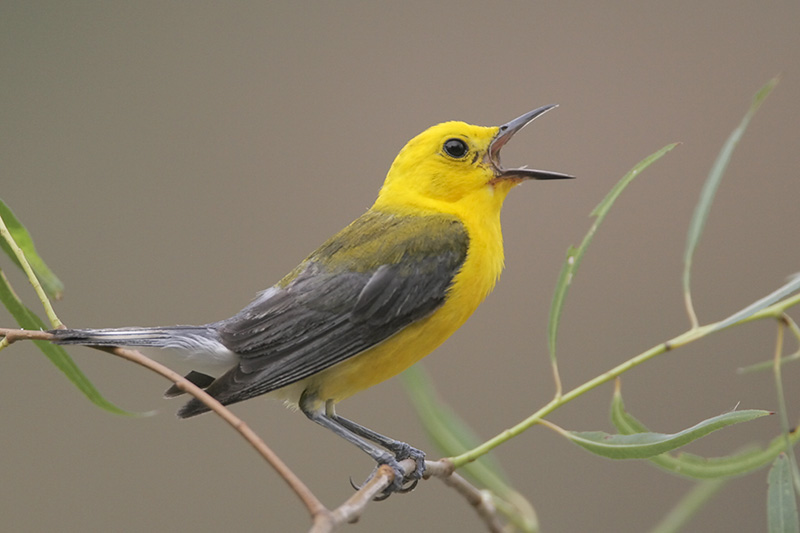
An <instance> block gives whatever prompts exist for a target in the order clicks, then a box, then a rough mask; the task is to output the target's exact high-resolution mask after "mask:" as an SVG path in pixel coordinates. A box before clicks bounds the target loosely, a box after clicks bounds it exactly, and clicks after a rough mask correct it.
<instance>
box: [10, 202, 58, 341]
mask: <svg viewBox="0 0 800 533" xmlns="http://www.w3.org/2000/svg"><path fill="white" fill-rule="evenodd" d="M0 237H3V239H4V240H5V241H6V243H7V244H8V246H9V247H10V248H11V251H13V252H14V256H15V257H16V258H17V261H19V264H20V266H21V267H22V270H23V271H24V272H25V275H26V276H27V277H28V283H30V284H31V286H32V287H33V290H34V291H36V296H38V297H39V301H40V302H41V304H42V307H44V312H45V314H46V315H47V318H48V319H49V320H50V325H51V326H53V327H54V328H61V327H64V324H62V323H61V320H60V319H59V318H58V315H56V312H55V310H54V309H53V305H52V304H51V303H50V299H49V298H47V294H45V292H44V289H43V288H42V284H41V283H39V278H37V277H36V274H35V273H34V272H33V268H31V265H30V263H28V258H27V257H25V252H23V251H22V248H20V247H19V245H18V244H17V241H15V240H14V237H12V235H11V232H10V231H9V230H8V227H6V223H5V222H4V221H3V218H2V217H0Z"/></svg>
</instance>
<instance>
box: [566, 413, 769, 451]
mask: <svg viewBox="0 0 800 533" xmlns="http://www.w3.org/2000/svg"><path fill="white" fill-rule="evenodd" d="M768 414H770V413H769V411H761V410H757V409H750V410H745V411H732V412H730V413H725V414H722V415H719V416H715V417H713V418H709V419H708V420H704V421H702V422H700V423H699V424H696V425H694V426H692V427H690V428H688V429H685V430H683V431H680V432H678V433H672V434H666V433H650V432H647V433H634V434H631V435H609V434H608V433H605V432H603V431H569V432H566V433H565V436H566V437H567V438H569V439H570V440H571V441H572V442H574V443H575V444H577V445H579V446H582V447H583V448H586V449H587V450H589V451H590V452H592V453H595V454H597V455H602V456H603V457H608V458H609V459H646V458H649V457H654V456H656V455H660V454H662V453H665V452H668V451H671V450H674V449H676V448H680V447H681V446H684V445H686V444H688V443H690V442H692V441H695V440H697V439H699V438H701V437H704V436H706V435H708V434H709V433H712V432H714V431H717V430H718V429H722V428H724V427H726V426H730V425H733V424H738V423H740V422H747V421H749V420H753V419H755V418H759V417H762V416H765V415H768Z"/></svg>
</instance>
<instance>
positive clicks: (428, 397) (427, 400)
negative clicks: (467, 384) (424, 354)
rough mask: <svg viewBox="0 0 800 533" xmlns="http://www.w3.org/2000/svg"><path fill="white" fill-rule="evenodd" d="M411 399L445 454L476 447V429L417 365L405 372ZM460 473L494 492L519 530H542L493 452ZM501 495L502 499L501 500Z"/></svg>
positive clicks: (528, 505)
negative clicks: (453, 407) (437, 389)
mask: <svg viewBox="0 0 800 533" xmlns="http://www.w3.org/2000/svg"><path fill="white" fill-rule="evenodd" d="M402 379H403V382H404V384H405V386H406V392H407V393H408V395H409V397H410V398H411V401H412V403H413V405H414V407H415V409H416V411H417V416H418V417H419V419H420V421H421V422H422V425H423V428H424V429H425V432H426V433H427V434H428V438H429V439H430V440H431V441H432V442H433V444H434V446H436V447H437V448H438V449H439V451H440V452H441V453H442V454H444V455H445V456H449V457H453V456H455V455H458V454H461V453H464V452H465V451H467V450H470V449H472V448H475V447H476V446H478V445H479V444H480V439H479V438H478V437H477V436H476V434H475V432H474V431H472V429H470V427H469V426H468V425H467V424H466V423H465V422H464V421H463V420H462V419H461V418H460V417H459V416H458V415H457V414H456V413H455V412H454V411H453V410H452V409H450V408H449V407H448V406H447V405H446V404H444V403H442V402H441V400H440V399H439V398H438V396H437V394H436V391H435V390H434V387H433V384H432V383H431V380H430V378H429V377H428V375H427V373H426V372H425V369H424V368H423V367H422V366H421V365H419V364H417V365H414V366H413V367H411V368H409V369H408V370H406V371H405V372H403V374H402ZM459 472H462V473H464V474H465V475H466V476H467V477H469V478H470V479H472V481H473V482H475V483H476V484H478V485H479V486H480V487H485V488H487V489H488V490H489V491H490V492H491V493H493V495H494V504H495V506H496V507H497V509H498V510H499V511H500V512H501V513H503V514H504V515H505V516H506V517H507V518H508V520H509V521H510V522H512V523H513V524H514V525H515V526H516V527H517V529H518V530H520V531H525V532H533V531H538V530H539V525H538V524H539V522H538V518H537V516H536V511H535V510H534V509H533V507H532V506H531V504H530V503H529V502H528V500H526V499H525V497H523V496H522V495H521V494H520V493H519V492H517V491H515V490H514V489H513V488H512V487H511V485H510V482H509V481H508V477H507V476H506V474H505V473H504V472H503V470H502V468H501V467H500V464H499V463H498V462H497V461H496V460H495V458H494V456H493V455H492V454H486V455H483V456H481V457H480V458H478V459H477V460H475V461H473V462H470V463H467V464H466V465H464V466H463V467H462V468H460V469H459ZM498 498H499V500H498Z"/></svg>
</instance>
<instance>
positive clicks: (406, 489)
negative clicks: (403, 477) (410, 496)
mask: <svg viewBox="0 0 800 533" xmlns="http://www.w3.org/2000/svg"><path fill="white" fill-rule="evenodd" d="M417 483H419V479H412V480H411V483H410V484H409V485H408V486H405V487H401V488H399V489H397V492H399V493H400V494H407V493H409V492H411V491H412V490H414V489H415V488H417Z"/></svg>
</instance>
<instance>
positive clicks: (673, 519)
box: [650, 479, 727, 533]
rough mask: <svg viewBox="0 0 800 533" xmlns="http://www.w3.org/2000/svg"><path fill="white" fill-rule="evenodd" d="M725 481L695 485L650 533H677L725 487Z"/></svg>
mask: <svg viewBox="0 0 800 533" xmlns="http://www.w3.org/2000/svg"><path fill="white" fill-rule="evenodd" d="M726 482H727V480H726V479H707V480H704V481H701V482H699V483H697V484H696V485H695V486H694V487H692V490H690V491H689V492H687V493H686V495H685V496H684V497H683V498H681V500H680V501H679V502H678V503H677V504H676V505H675V507H673V508H672V509H671V510H670V512H669V513H667V515H666V516H665V517H664V518H663V519H662V520H661V521H660V522H659V523H658V524H657V525H656V526H655V527H654V528H653V529H651V530H650V533H678V532H679V531H682V530H683V528H684V526H686V524H688V523H689V521H690V520H691V519H692V518H693V517H694V515H695V514H697V511H699V510H700V509H702V508H703V507H704V506H705V504H706V503H708V501H709V500H710V499H711V498H712V497H713V496H714V495H715V494H716V493H717V492H719V490H720V489H721V488H722V487H723V486H724V485H725V483H726Z"/></svg>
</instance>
